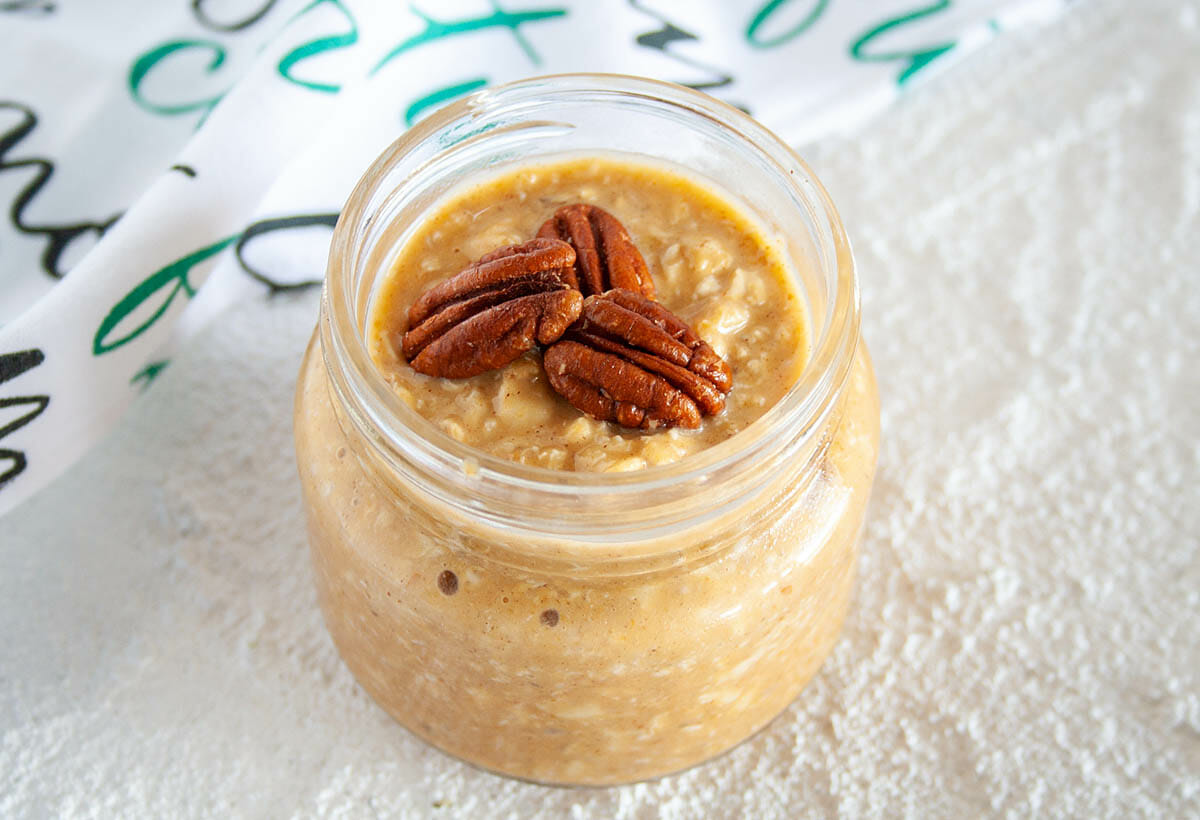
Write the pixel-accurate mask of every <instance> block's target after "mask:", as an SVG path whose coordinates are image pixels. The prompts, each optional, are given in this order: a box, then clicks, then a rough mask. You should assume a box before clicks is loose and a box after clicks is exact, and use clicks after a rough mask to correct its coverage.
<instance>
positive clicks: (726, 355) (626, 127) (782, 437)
mask: <svg viewBox="0 0 1200 820" xmlns="http://www.w3.org/2000/svg"><path fill="white" fill-rule="evenodd" d="M878 421H879V409H878V400H877V397H876V393H875V384H874V377H873V375H872V373H871V368H870V363H869V359H868V357H867V354H866V350H865V347H864V346H863V344H862V343H861V341H860V340H859V338H858V303H857V286H856V282H855V276H854V268H853V260H852V258H851V255H850V251H849V247H848V244H847V242H846V239H845V236H844V233H843V231H842V228H841V225H840V222H839V221H838V219H837V215H836V212H835V211H834V210H833V207H832V205H831V204H830V203H829V201H828V198H827V195H826V194H825V193H824V191H823V190H822V189H821V188H820V186H819V184H818V183H817V182H816V180H815V179H814V178H813V177H812V175H811V172H810V171H809V170H808V169H807V167H806V166H804V165H803V164H802V163H801V162H800V161H799V160H798V159H796V158H795V156H794V155H792V154H791V152H790V151H788V149H786V147H784V146H782V145H781V144H779V142H778V140H777V139H776V138H774V137H773V136H772V135H770V134H769V132H766V131H765V130H764V129H762V127H761V126H758V125H757V124H755V123H753V121H751V120H749V119H748V118H747V117H745V116H744V115H742V114H741V113H740V112H737V111H735V110H733V109H730V108H727V107H726V106H724V105H722V104H720V103H718V102H715V101H713V100H711V99H709V98H707V97H704V96H703V95H699V94H697V93H695V92H691V91H687V90H685V89H679V88H676V87H674V86H667V85H663V84H659V83H653V82H649V81H644V80H634V79H631V78H616V77H587V76H582V75H580V76H563V77H554V78H543V79H538V80H532V81H526V82H523V83H518V84H515V85H512V86H507V87H505V88H502V89H496V90H491V91H487V92H483V93H482V94H480V95H478V96H476V97H473V98H469V99H468V100H466V101H464V102H462V103H459V104H456V105H453V106H450V107H448V108H447V109H444V110H443V111H441V112H438V113H437V114H435V115H433V116H431V117H430V118H429V119H428V120H426V121H425V122H423V123H421V124H420V125H418V126H417V127H416V128H415V129H413V131H410V132H409V133H408V134H407V135H405V137H403V138H402V139H401V140H399V141H398V142H397V143H396V144H395V145H394V146H393V147H392V148H391V149H389V151H388V152H387V153H385V154H384V156H383V157H381V158H380V159H379V160H378V161H377V162H376V164H375V165H374V166H373V167H372V168H371V169H370V170H369V171H368V172H367V174H366V176H365V177H364V178H363V180H362V181H361V182H360V184H359V186H358V188H357V189H356V191H355V193H354V194H353V195H352V196H351V200H350V202H349V203H348V205H347V208H346V211H345V212H344V213H343V217H342V220H341V221H340V222H339V225H338V228H337V230H336V231H335V235H334V240H333V246H332V249H331V254H330V267H329V276H328V279H327V283H326V291H325V299H324V302H323V304H322V315H321V322H320V325H319V327H318V334H317V336H316V337H315V338H314V341H313V344H312V345H310V348H309V351H308V353H307V355H306V356H305V360H304V364H303V366H302V369H301V373H300V379H299V383H298V386H297V397H296V418H295V434H296V447H297V460H298V463H299V469H300V475H301V484H302V488H303V492H304V499H305V507H306V511H307V515H308V524H309V534H310V542H311V547H312V556H313V564H314V568H315V575H316V580H317V587H318V592H319V597H320V601H321V606H322V609H323V611H324V614H325V619H326V623H327V624H328V627H329V630H330V633H331V635H332V637H333V640H334V643H335V644H336V646H337V648H338V651H339V652H340V653H341V655H342V657H343V659H344V660H345V662H346V664H347V666H348V667H349V668H350V669H351V671H352V672H353V673H354V675H355V677H356V678H357V679H358V681H359V683H360V684H361V685H362V686H363V687H364V688H365V689H366V690H367V691H368V692H369V693H370V694H371V696H372V697H374V698H375V700H376V701H378V702H379V704H380V705H381V706H382V707H383V708H384V709H386V710H387V711H388V712H389V713H390V714H391V715H392V716H394V717H395V718H396V719H397V720H398V721H399V722H400V723H402V724H403V725H404V726H406V727H407V728H409V729H410V730H412V731H413V732H414V733H416V734H417V735H419V736H421V737H422V738H425V739H426V740H428V741H430V742H431V743H433V744H434V745H436V746H438V747H439V748H441V749H443V750H445V751H447V752H449V753H450V754H453V755H455V756H457V757H459V758H461V759H463V760H466V761H469V762H471V763H475V764H477V765H480V766H483V767H486V768H488V769H492V770H494V771H497V772H502V773H505V774H509V775H513V776H517V777H522V778H526V779H531V780H536V781H541V782H548V783H570V784H606V783H619V782H627V781H631V780H639V779H644V778H648V777H653V776H656V775H661V774H665V773H669V772H672V771H677V770H679V769H682V768H685V767H687V766H690V765H692V764H695V763H698V762H701V761H703V760H705V759H707V758H709V757H712V756H713V755H716V754H719V753H720V752H722V751H724V750H726V749H728V748H730V747H732V746H734V745H736V744H737V743H738V742H740V741H741V740H743V739H745V738H746V737H747V736H749V735H750V734H752V733H753V732H754V731H755V730H757V729H758V728H760V727H762V726H764V725H765V724H766V723H767V722H768V721H770V720H771V719H772V718H773V717H775V716H776V715H777V714H778V713H779V712H780V711H782V710H783V709H784V708H785V707H786V706H787V705H788V704H789V703H790V702H791V701H792V700H793V699H794V698H795V697H796V696H797V694H798V693H799V692H800V690H801V689H802V688H803V686H804V685H805V683H807V681H808V680H809V679H810V678H811V677H812V675H813V674H814V673H815V672H816V671H817V669H818V667H819V666H820V664H821V663H822V661H823V660H824V659H825V657H826V656H827V655H828V653H829V652H830V650H831V648H832V646H833V644H834V642H835V640H836V637H837V634H838V630H839V629H840V626H841V622H842V619H843V617H844V615H845V612H846V608H847V604H848V601H849V598H850V594H851V589H852V586H853V578H854V567H855V560H856V554H857V545H858V538H859V534H860V531H861V529H862V524H863V519H864V514H865V507H866V502H867V497H868V495H869V491H870V486H871V480H872V475H873V472H874V467H875V458H876V452H877V446H878Z"/></svg>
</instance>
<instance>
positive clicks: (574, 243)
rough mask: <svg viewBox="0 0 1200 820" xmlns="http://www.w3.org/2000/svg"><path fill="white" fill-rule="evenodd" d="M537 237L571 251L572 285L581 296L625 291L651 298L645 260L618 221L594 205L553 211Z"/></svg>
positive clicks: (650, 285) (649, 279) (652, 293)
mask: <svg viewBox="0 0 1200 820" xmlns="http://www.w3.org/2000/svg"><path fill="white" fill-rule="evenodd" d="M537 235H538V236H542V237H547V238H551V239H562V240H564V241H566V242H570V243H571V247H573V248H575V268H574V271H573V275H574V277H575V281H574V282H572V284H573V285H574V286H575V287H577V288H579V290H580V291H581V292H582V293H583V295H584V296H591V295H592V294H594V293H604V292H605V291H607V290H611V289H612V288H625V289H626V290H632V291H635V292H637V293H640V294H642V295H643V296H646V297H649V298H651V299H653V298H654V280H653V279H651V278H650V271H649V269H647V267H646V260H645V259H643V258H642V253H641V251H639V250H638V249H637V245H634V244H633V240H632V239H631V238H630V237H629V232H628V231H626V230H625V226H624V225H622V224H621V223H620V221H619V220H618V219H617V218H616V217H615V216H613V215H612V214H610V213H609V212H608V211H606V210H604V209H603V208H597V207H596V206H595V205H585V204H583V203H579V204H576V205H566V206H564V207H562V208H559V209H558V210H557V211H555V212H554V216H552V217H551V218H550V219H547V220H546V222H545V224H544V225H542V227H541V230H539V231H538V234H537Z"/></svg>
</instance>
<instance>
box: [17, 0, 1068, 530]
mask: <svg viewBox="0 0 1200 820" xmlns="http://www.w3.org/2000/svg"><path fill="white" fill-rule="evenodd" d="M1067 2H1068V0H974V1H973V2H972V1H971V0H840V1H839V0H747V1H746V2H722V3H716V2H712V3H686V4H684V3H671V2H667V0H662V1H661V2H655V0H626V1H625V2H618V0H608V2H595V1H594V0H593V1H592V2H589V1H588V0H490V2H485V0H473V1H470V2H468V1H467V0H462V1H461V2H435V0H412V2H408V3H400V2H390V0H244V1H241V0H223V2H222V0H217V2H206V0H190V2H189V0H172V1H171V2H163V0H123V1H122V2H119V3H117V2H112V3H103V4H102V3H72V2H66V0H0V203H3V204H4V206H5V208H4V210H5V211H6V218H5V219H3V220H0V514H3V513H4V512H5V511H6V510H8V509H11V508H12V507H14V506H15V505H16V504H17V503H19V502H20V501H21V500H22V499H23V498H25V497H27V496H28V495H29V494H31V493H32V492H34V491H35V490H36V489H37V488H39V487H40V486H42V485H44V484H45V483H47V482H48V481H50V480H51V479H52V478H54V477H55V476H56V475H58V474H59V473H60V472H61V471H62V470H63V469H65V468H66V467H67V466H68V465H70V464H71V463H72V462H73V461H74V460H75V459H76V458H77V457H78V456H79V455H80V454H82V453H83V452H84V451H85V450H86V449H87V448H88V447H89V446H90V445H91V444H93V443H94V442H95V441H96V440H97V439H98V438H100V436H102V435H103V434H104V432H105V431H106V430H107V429H108V428H109V427H111V425H112V424H113V423H114V422H115V421H116V420H117V419H118V418H119V417H120V415H121V414H122V412H123V411H124V410H125V409H126V408H127V407H128V406H129V404H130V403H131V402H132V401H133V400H134V399H135V398H136V396H137V395H138V394H139V393H141V392H142V391H144V390H145V389H147V387H149V385H150V384H151V383H152V382H153V381H154V379H155V377H156V376H157V374H158V373H159V372H161V370H162V369H163V368H164V367H166V366H167V365H168V363H169V362H170V358H171V350H172V349H173V348H175V346H176V345H178V344H180V342H181V341H182V340H185V339H186V338H187V337H188V336H189V335H190V334H191V333H193V332H194V331H195V330H196V329H197V328H199V327H201V326H202V325H203V324H204V323H205V321H206V320H207V319H208V318H211V317H212V316H213V315H214V314H215V313H216V312H218V311H220V310H222V309H224V308H225V307H227V306H228V305H230V304H232V303H234V302H236V301H238V300H240V299H245V298H263V297H267V296H270V295H271V294H274V293H278V292H281V291H286V290H291V289H296V288H304V287H311V286H314V285H315V284H317V283H318V282H319V281H320V278H321V276H322V271H323V267H324V258H325V254H326V250H327V246H328V240H329V234H330V231H331V229H332V227H333V225H334V223H335V221H336V219H337V214H338V210H339V208H340V207H341V204H342V202H343V201H344V199H345V197H346V196H347V194H348V193H349V191H350V189H351V188H352V187H353V185H354V183H355V182H356V181H357V179H358V177H359V175H360V174H361V172H362V171H363V169H364V168H366V166H367V165H368V164H369V162H370V161H371V160H372V159H373V158H374V157H375V156H376V155H377V154H378V153H379V152H380V151H381V150H382V149H383V148H384V147H385V146H386V145H387V144H388V143H389V142H391V141H392V140H393V139H395V138H396V137H397V136H398V135H399V134H400V133H402V132H403V130H404V129H405V128H406V127H407V126H409V125H411V124H412V123H413V122H415V121H417V120H419V119H420V118H421V117H423V116H425V115H427V114H428V113H429V112H430V111H432V110H433V109H435V108H436V107H437V106H439V105H442V104H444V103H446V102H448V101H451V100H453V99H456V98H459V97H461V96H463V95H465V94H468V93H471V92H473V91H476V90H478V89H481V88H484V87H486V86H489V85H494V84H497V83H502V82H506V81H510V80H515V79H519V78H521V77H526V76H532V75H538V74H552V73H561V72H572V71H601V72H614V73H624V74H638V75H645V76H650V77H655V78H659V79H664V80H671V81H674V82H678V83H682V84H684V85H688V86H691V87H693V88H696V89H700V90H703V91H706V92H708V93H710V94H713V95H714V96H717V97H719V98H721V99H723V100H726V101H728V102H730V103H732V104H734V105H737V106H739V107H741V108H743V109H745V110H747V111H749V112H750V113H751V114H752V115H753V116H755V117H757V118H758V119H760V120H761V121H762V122H764V123H765V124H766V125H767V126H769V127H771V128H773V129H775V130H776V131H778V132H779V134H780V135H781V136H782V137H784V138H785V139H786V140H788V141H789V142H791V143H793V144H800V143H803V142H805V141H806V140H810V139H812V138H814V137H816V136H818V135H820V134H823V133H828V132H830V131H833V130H836V129H846V128H851V127H872V126H871V125H870V124H868V117H869V116H870V115H872V114H873V113H875V112H877V111H878V110H880V109H881V108H883V107H884V106H886V105H887V104H888V103H889V102H891V101H892V100H894V99H895V98H896V97H897V96H898V95H899V94H901V93H903V92H904V91H905V89H906V88H908V87H910V86H911V85H912V84H913V83H914V82H915V81H917V80H919V79H921V78H923V77H925V76H927V75H928V74H929V73H931V70H932V69H935V68H938V67H944V66H946V65H948V64H950V63H952V62H953V61H954V60H955V59H957V58H959V57H961V56H962V55H964V54H967V53H969V52H970V51H972V50H973V49H975V48H977V47H978V46H980V45H981V44H983V43H985V42H987V41H988V40H989V39H990V38H992V37H994V36H996V35H997V34H998V33H1001V32H1003V31H1005V30H1008V29H1010V28H1013V27H1015V26H1019V25H1023V24H1027V23H1030V22H1036V21H1042V20H1045V19H1047V18H1049V17H1052V16H1053V15H1055V14H1057V13H1058V12H1059V11H1060V10H1061V9H1062V8H1063V7H1064V6H1065V5H1067ZM202 286H203V287H202ZM218 388H219V386H218V385H214V389H218Z"/></svg>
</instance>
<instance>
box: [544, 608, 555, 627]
mask: <svg viewBox="0 0 1200 820" xmlns="http://www.w3.org/2000/svg"><path fill="white" fill-rule="evenodd" d="M542 623H543V624H545V625H546V626H558V610H557V609H546V610H543V611H542Z"/></svg>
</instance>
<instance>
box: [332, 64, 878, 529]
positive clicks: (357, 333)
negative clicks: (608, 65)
mask: <svg viewBox="0 0 1200 820" xmlns="http://www.w3.org/2000/svg"><path fill="white" fill-rule="evenodd" d="M564 100H572V101H575V102H586V103H588V104H595V105H605V104H608V105H614V106H622V105H626V106H629V105H632V106H637V105H649V106H655V107H657V108H658V109H660V110H661V111H662V112H664V116H670V117H673V118H676V119H682V120H685V121H691V122H695V123H697V124H703V125H704V126H705V127H709V128H711V127H714V126H715V127H718V128H719V129H721V130H722V131H723V132H724V133H725V135H726V137H727V139H728V140H729V142H730V144H731V145H735V144H736V145H737V146H738V148H739V150H748V151H750V152H753V154H754V155H755V156H754V160H755V162H756V163H757V164H758V165H759V166H761V167H762V169H763V172H764V173H765V174H770V175H772V176H773V177H775V182H776V183H777V184H780V185H785V186H789V188H790V191H789V192H788V194H789V196H790V197H791V198H792V199H794V201H795V203H796V204H797V205H798V206H800V207H802V208H805V209H807V211H808V212H809V213H808V217H809V218H810V219H811V221H812V223H813V225H814V226H816V230H815V231H814V233H815V234H816V235H815V236H814V241H813V244H814V247H815V248H816V257H817V258H816V260H815V261H816V264H817V265H819V267H820V268H821V269H822V271H823V273H824V274H825V275H826V276H827V280H828V285H827V288H826V292H827V297H826V298H827V304H826V306H825V309H824V310H823V318H822V320H821V321H820V322H819V323H817V322H816V321H815V320H814V323H813V324H814V326H813V334H812V346H811V353H810V356H809V360H808V362H807V364H806V366H805V368H804V370H803V371H802V373H801V375H800V377H799V379H798V380H797V381H796V382H795V383H794V384H793V385H792V387H791V388H790V389H789V390H788V391H787V393H786V394H785V395H784V396H783V397H782V398H781V399H780V400H779V401H777V402H776V403H775V404H774V406H772V407H771V408H769V409H768V410H767V411H766V412H765V413H764V414H763V415H762V416H761V417H760V418H758V419H757V420H755V421H754V422H753V423H752V424H750V425H749V426H748V427H746V428H745V429H744V430H742V431H740V432H738V433H737V434H735V435H734V436H732V437H730V438H729V439H726V440H725V441H723V442H720V443H718V444H715V445H713V446H711V447H708V448H705V449H703V450H701V451H699V452H697V453H693V454H690V455H688V456H686V457H684V458H682V459H680V460H679V461H677V462H674V463H670V464H663V465H656V466H648V467H645V468H643V469H640V470H636V471H632V472H624V473H599V472H584V471H565V470H555V469H550V468H546V467H538V466H533V465H526V464H521V463H519V462H516V461H512V460H509V459H506V458H503V457H500V456H496V455H492V454H489V453H486V452H484V451H482V450H480V449H477V448H475V447H473V446H470V445H467V444H464V443H462V442H459V441H457V440H456V439H454V438H452V437H451V436H449V435H448V434H447V433H445V432H444V431H443V430H441V428H440V427H438V426H437V425H436V424H435V423H433V422H432V421H430V420H428V419H426V418H425V417H423V416H421V415H420V414H419V413H417V412H416V411H415V410H414V409H412V408H410V407H409V406H408V405H406V404H405V403H404V402H403V401H401V400H400V398H399V397H398V396H397V395H396V393H395V392H394V391H393V390H392V389H391V387H390V386H389V385H388V383H387V381H386V380H385V378H384V377H383V374H382V373H380V372H379V370H378V369H377V368H376V367H375V364H374V362H373V361H372V360H371V357H370V354H369V352H368V350H367V344H366V338H365V325H366V322H365V317H366V312H367V305H368V303H369V301H370V298H369V297H370V294H369V293H368V292H367V291H368V290H369V288H367V287H364V283H363V281H362V276H361V275H360V273H361V271H362V270H363V268H364V266H365V265H367V264H369V261H370V259H369V257H370V256H371V254H370V248H369V247H366V245H367V244H368V243H366V242H365V241H364V240H365V237H366V235H367V234H368V233H370V232H371V231H378V230H380V229H381V226H380V225H379V224H377V223H378V221H379V219H380V212H379V211H380V207H379V206H380V203H381V202H383V201H384V200H386V199H387V197H389V196H392V195H393V194H394V193H395V191H396V190H398V189H399V188H402V187H403V186H404V185H411V184H415V183H414V180H418V179H419V178H420V177H421V176H422V174H425V175H426V176H428V175H429V174H430V173H436V170H437V166H438V164H439V163H441V162H443V161H444V159H445V157H446V155H447V154H448V152H450V151H460V150H469V149H470V147H471V146H472V145H477V144H479V143H481V142H484V141H488V140H491V141H496V140H501V141H502V140H504V139H520V129H521V128H528V127H531V126H536V127H537V128H541V129H546V128H551V129H552V128H554V127H556V126H557V125H559V124H558V123H556V122H555V121H554V112H553V110H552V109H553V106H554V104H555V103H556V101H564ZM647 156H648V157H649V156H650V155H647ZM405 162H408V163H409V164H410V166H412V167H410V168H408V169H407V170H406V171H405V173H404V175H403V176H402V177H401V178H400V179H396V173H395V172H396V169H397V168H398V167H399V166H400V165H401V164H403V163H405ZM534 162H536V160H534ZM375 259H376V261H377V260H378V257H377V256H376V257H375ZM790 261H791V260H789V262H790ZM812 316H813V313H812V311H811V310H810V317H812ZM320 333H321V339H322V349H323V353H324V356H325V359H326V365H327V369H328V371H329V373H330V378H331V384H332V386H333V388H334V389H335V391H336V392H337V394H338V398H339V399H340V400H341V401H342V403H343V406H344V407H345V408H346V410H347V416H348V417H349V420H350V422H351V423H352V424H354V425H355V426H356V427H357V428H358V430H359V432H360V433H363V434H364V437H365V438H366V439H367V440H368V441H369V442H371V444H372V445H373V446H374V447H375V448H377V449H379V450H380V451H381V454H382V455H383V456H384V458H385V460H386V461H388V462H390V463H391V464H392V465H393V466H396V467H401V468H408V469H413V468H415V469H417V470H419V471H428V470H433V471H437V472H442V473H445V472H449V473H451V474H453V473H458V474H459V475H460V476H461V477H462V478H463V480H467V481H470V482H472V485H473V486H483V485H495V486H504V487H508V488H510V489H512V488H517V489H522V490H524V491H528V492H533V493H537V494H539V495H541V496H543V498H542V500H543V501H550V502H553V500H554V498H555V497H560V498H562V499H563V500H567V499H570V500H572V501H576V500H578V499H581V498H586V497H589V496H606V497H609V498H610V499H618V500H619V499H626V500H627V501H628V502H629V503H639V504H642V505H644V504H645V501H644V499H646V498H654V497H656V496H657V495H658V494H660V493H662V492H663V491H664V490H665V489H666V488H669V487H679V486H681V485H688V486H697V487H702V486H705V485H706V484H710V483H711V482H712V477H713V476H714V475H718V474H721V473H723V472H728V471H730V470H735V469H737V468H738V466H739V465H742V466H748V465H751V464H754V463H756V462H759V461H760V460H761V459H763V458H765V457H766V456H767V455H768V454H769V453H770V454H774V449H775V448H777V447H782V446H784V445H785V444H787V443H788V442H792V443H794V442H795V441H798V440H804V439H806V438H811V437H812V435H813V434H814V431H817V430H819V429H820V428H821V427H822V424H823V422H824V420H825V419H826V418H827V417H828V415H829V413H830V410H831V408H832V407H833V406H834V405H835V404H836V400H837V398H838V397H839V396H840V394H841V391H842V388H843V386H844V384H845V381H846V379H847V377H848V374H849V371H850V365H851V360H852V359H853V353H854V350H855V348H856V346H857V343H858V336H859V293H858V282H857V276H856V272H855V266H854V261H853V256H852V252H851V248H850V243H849V240H848V238H847V236H846V234H845V231H844V229H843V226H842V223H841V219H840V218H839V216H838V214H837V211H836V209H835V208H834V205H833V202H832V201H831V199H830V197H829V195H828V193H827V192H826V190H825V188H824V187H823V186H822V185H821V183H820V182H819V181H818V180H817V178H816V175H815V174H814V173H813V171H812V169H811V168H809V166H808V165H807V164H806V163H805V162H804V161H803V160H801V159H800V158H799V157H798V156H797V155H796V153H795V152H794V151H793V150H792V149H791V148H790V147H788V146H787V145H786V144H785V143H784V142H783V141H782V140H780V139H779V138H778V137H777V136H775V135H774V134H773V133H772V132H770V131H769V130H768V129H767V128H765V127H764V126H762V125H761V124H759V123H758V122H756V121H755V120H753V119H752V118H751V117H749V116H748V115H747V114H745V113H744V112H742V111H740V110H738V109H736V108H734V107H733V106H730V105H728V104H726V103H724V102H721V101H720V100H717V99H715V98H713V97H710V96H708V95H706V94H703V93H701V92H698V91H694V90H692V89H689V88H686V87H683V86H679V85H675V84H672V83H666V82H661V81H657V80H650V79H646V78H641V77H632V76H626V75H618V74H558V75H548V76H542V77H535V78H531V79H525V80H520V81H517V82H513V83H509V84H506V85H500V86H495V87H491V88H486V89H483V90H481V91H478V92H476V93H474V94H472V95H470V96H467V97H464V98H463V99H461V100H458V101H456V102H453V103H450V104H448V105H446V106H445V107H443V108H441V109H439V110H437V111H436V112H434V113H432V114H430V115H429V116H428V117H426V118H425V119H423V120H421V121H420V122H419V123H417V124H416V125H414V126H413V127H412V128H410V129H409V130H408V131H406V132H405V133H404V134H402V135H401V136H400V137H399V138H398V139H397V140H396V141H395V142H393V143H392V144H391V146H389V147H388V148H387V149H386V150H385V151H384V152H383V153H382V154H381V155H380V156H379V157H378V158H377V159H376V160H375V162H374V163H373V164H372V165H371V166H370V168H368V169H367V171H366V172H365V173H364V175H363V176H362V178H361V179H360V181H359V182H358V184H357V185H356V187H355V188H354V190H353V192H352V193H351V195H350V197H349V199H348V200H347V203H346V207H345V208H344V209H343V210H342V213H341V216H340V218H339V220H338V222H337V225H336V227H335V229H334V233H333V238H332V241H331V246H330V258H329V267H328V275H327V278H326V282H325V287H324V295H323V307H322V320H321V324H320ZM451 495H452V493H451ZM617 506H618V507H619V506H620V505H619V503H618V505H617Z"/></svg>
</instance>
